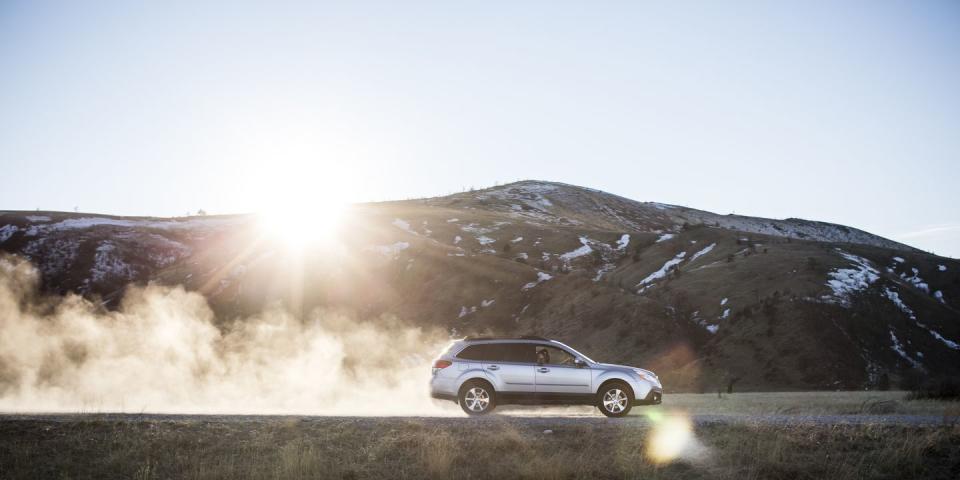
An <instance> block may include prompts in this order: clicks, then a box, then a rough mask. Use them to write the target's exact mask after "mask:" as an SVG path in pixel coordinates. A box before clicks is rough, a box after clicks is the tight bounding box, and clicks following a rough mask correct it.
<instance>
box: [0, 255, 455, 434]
mask: <svg viewBox="0 0 960 480" xmlns="http://www.w3.org/2000/svg"><path fill="white" fill-rule="evenodd" d="M38 285H39V279H38V273H37V271H36V269H35V268H34V267H32V266H31V265H30V264H29V263H28V262H26V261H24V260H22V259H20V258H18V257H11V256H5V257H0V411H3V412H74V413H76V412H84V413H92V412H156V413H250V414H330V415H333V414H336V415H438V414H439V415H444V414H456V413H457V412H459V409H458V408H457V407H456V405H454V404H453V403H450V405H449V406H444V405H440V404H438V402H436V401H432V400H431V399H430V398H429V395H428V387H427V382H428V380H429V376H430V367H431V365H430V361H431V359H432V358H433V357H434V356H435V355H436V354H437V353H439V352H440V351H441V349H442V348H443V347H444V346H445V345H446V344H447V343H449V339H448V338H447V337H446V335H445V334H444V332H442V331H425V330H423V329H420V328H417V327H411V326H405V325H402V324H400V323H399V322H398V321H396V320H395V319H390V318H379V319H377V320H376V321H358V320H357V319H355V318H351V317H350V316H348V315H345V314H343V313H338V312H335V311H323V310H318V311H315V312H313V313H311V314H309V315H305V316H304V318H299V317H295V316H294V315H292V314H290V313H289V312H287V311H285V310H283V309H281V308H274V309H268V310H267V311H264V312H262V313H260V314H257V315H254V316H251V317H249V318H244V319H240V320H237V321H234V322H232V323H230V324H228V325H219V326H218V325H217V323H216V322H215V318H214V314H213V312H212V311H211V309H210V307H209V306H208V304H207V302H206V300H205V299H204V298H203V297H202V296H201V295H199V294H197V293H193V292H188V291H186V290H184V289H183V288H182V287H160V286H153V285H151V286H147V287H131V288H129V289H128V291H127V293H126V295H125V297H124V299H123V301H122V303H121V306H120V308H119V309H117V310H116V311H107V310H105V309H103V308H102V307H100V306H99V305H97V304H94V303H92V302H90V301H89V300H86V299H84V298H82V297H80V296H77V295H73V294H68V295H66V296H62V297H59V296H58V297H45V296H42V295H41V294H40V293H39V292H38Z"/></svg>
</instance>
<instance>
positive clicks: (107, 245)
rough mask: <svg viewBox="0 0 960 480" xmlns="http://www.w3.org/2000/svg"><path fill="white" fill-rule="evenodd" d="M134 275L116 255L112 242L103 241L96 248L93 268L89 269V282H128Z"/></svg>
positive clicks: (115, 248) (128, 266) (131, 268)
mask: <svg viewBox="0 0 960 480" xmlns="http://www.w3.org/2000/svg"><path fill="white" fill-rule="evenodd" d="M135 274H136V272H135V271H134V269H133V267H131V266H130V265H129V264H127V263H126V262H124V261H123V259H122V258H121V257H120V255H118V254H117V246H116V245H115V244H114V243H113V242H111V241H105V242H103V243H101V244H100V245H99V246H97V251H96V252H95V253H94V256H93V267H91V268H90V281H92V282H93V283H99V282H102V281H104V280H122V281H128V280H130V279H132V278H133V277H134V275H135Z"/></svg>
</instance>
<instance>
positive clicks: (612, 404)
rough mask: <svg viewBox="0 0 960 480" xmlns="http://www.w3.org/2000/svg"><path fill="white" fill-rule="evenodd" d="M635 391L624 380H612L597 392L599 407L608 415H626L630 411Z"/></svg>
mask: <svg viewBox="0 0 960 480" xmlns="http://www.w3.org/2000/svg"><path fill="white" fill-rule="evenodd" d="M631 397H633V391H632V390H630V387H629V386H627V384H625V383H622V382H610V383H608V384H606V385H604V386H603V387H601V388H600V392H599V393H598V394H597V408H599V409H600V412H601V413H603V414H604V415H606V416H608V417H617V418H619V417H625V416H626V415H627V414H628V413H630V407H631V401H630V399H631Z"/></svg>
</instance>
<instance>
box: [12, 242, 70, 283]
mask: <svg viewBox="0 0 960 480" xmlns="http://www.w3.org/2000/svg"><path fill="white" fill-rule="evenodd" d="M79 250H80V242H79V241H77V240H76V239H74V238H70V239H62V238H49V237H46V238H40V239H38V240H34V241H32V242H30V243H28V244H27V245H26V246H24V247H23V253H25V254H26V256H27V258H29V259H30V260H31V261H32V262H33V263H34V264H35V265H37V266H38V268H39V269H40V271H41V272H42V273H43V274H44V275H45V276H51V275H54V274H57V273H60V272H63V271H65V270H67V269H68V268H69V267H70V266H71V265H73V262H74V261H75V260H76V259H77V252H78V251H79Z"/></svg>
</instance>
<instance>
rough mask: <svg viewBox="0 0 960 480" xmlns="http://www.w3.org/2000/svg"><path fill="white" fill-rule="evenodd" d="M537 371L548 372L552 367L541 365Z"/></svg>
mask: <svg viewBox="0 0 960 480" xmlns="http://www.w3.org/2000/svg"><path fill="white" fill-rule="evenodd" d="M537 371H538V372H540V373H547V372H549V371H550V369H549V368H547V367H540V368H538V369H537Z"/></svg>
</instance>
